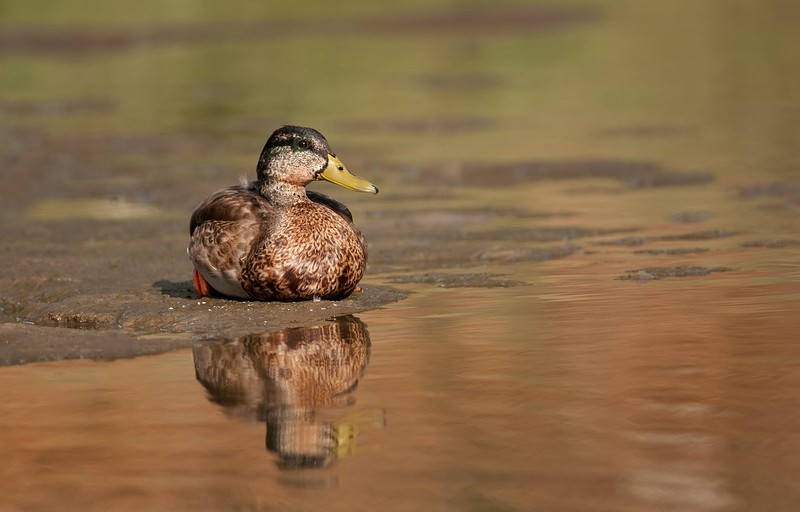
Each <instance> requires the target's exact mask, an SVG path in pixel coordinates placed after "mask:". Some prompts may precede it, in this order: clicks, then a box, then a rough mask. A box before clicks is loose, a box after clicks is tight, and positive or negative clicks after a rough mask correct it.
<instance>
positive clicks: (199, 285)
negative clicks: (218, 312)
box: [192, 269, 213, 297]
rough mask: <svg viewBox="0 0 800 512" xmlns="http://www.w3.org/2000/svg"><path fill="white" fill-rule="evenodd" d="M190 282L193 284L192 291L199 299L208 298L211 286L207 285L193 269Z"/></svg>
mask: <svg viewBox="0 0 800 512" xmlns="http://www.w3.org/2000/svg"><path fill="white" fill-rule="evenodd" d="M192 282H193V283H194V291H195V292H197V295H199V296H200V297H208V296H210V295H211V291H212V290H213V288H211V285H210V284H208V281H206V280H205V278H204V277H203V276H202V275H201V274H200V272H198V271H197V269H194V273H192Z"/></svg>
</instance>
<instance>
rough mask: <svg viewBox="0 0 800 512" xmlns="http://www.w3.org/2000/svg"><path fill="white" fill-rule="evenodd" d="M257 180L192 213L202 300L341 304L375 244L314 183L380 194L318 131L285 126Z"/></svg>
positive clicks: (193, 255)
mask: <svg viewBox="0 0 800 512" xmlns="http://www.w3.org/2000/svg"><path fill="white" fill-rule="evenodd" d="M256 175H257V180H256V181H253V182H250V183H246V184H242V185H238V186H233V187H230V188H226V189H223V190H220V191H219V192H217V193H215V194H213V195H212V196H210V197H209V198H208V199H206V200H205V201H203V202H202V203H200V205H199V206H198V207H197V208H196V209H195V210H194V213H192V219H191V222H190V226H189V233H190V235H191V240H190V242H189V248H188V252H189V258H190V259H191V260H192V263H193V264H194V274H193V279H192V280H193V282H194V287H195V290H196V291H197V294H198V295H200V296H201V297H202V296H207V295H214V294H215V292H216V294H219V295H224V296H229V297H237V298H242V299H256V300H278V301H299V300H309V299H314V300H317V299H328V300H340V299H343V298H345V297H347V296H349V295H350V294H351V293H352V292H353V290H355V289H356V286H357V285H358V282H359V281H360V280H361V277H362V276H363V275H364V269H365V268H366V265H367V244H366V241H365V240H364V236H363V235H362V234H361V232H360V231H359V230H358V229H356V227H355V226H354V225H353V216H352V215H351V213H350V210H348V209H347V207H346V206H345V205H343V204H342V203H340V202H338V201H336V200H334V199H332V198H330V197H328V196H326V195H325V194H320V193H318V192H312V191H306V190H305V187H306V185H308V184H309V183H311V182H312V181H314V180H326V181H330V182H331V183H335V184H337V185H340V186H342V187H344V188H347V189H350V190H356V191H359V192H370V193H373V194H377V193H378V189H377V187H375V185H373V184H372V183H370V182H368V181H366V180H364V179H361V178H359V177H357V176H355V175H353V174H351V173H350V172H349V171H348V170H347V169H346V168H345V166H344V164H342V162H341V161H340V160H339V159H338V158H336V155H335V153H334V152H333V150H331V147H330V145H329V144H328V141H327V140H326V139H325V137H323V135H322V134H321V133H319V132H318V131H317V130H314V129H313V128H305V127H302V126H284V127H282V128H279V129H278V130H276V131H275V132H274V133H273V134H272V135H271V136H270V137H269V139H268V140H267V143H266V145H265V146H264V149H263V151H262V152H261V157H260V158H259V160H258V166H257V167H256Z"/></svg>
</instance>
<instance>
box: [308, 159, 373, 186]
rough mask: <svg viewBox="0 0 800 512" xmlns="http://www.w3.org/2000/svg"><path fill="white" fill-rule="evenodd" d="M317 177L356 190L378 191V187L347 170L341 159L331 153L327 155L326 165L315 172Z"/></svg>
mask: <svg viewBox="0 0 800 512" xmlns="http://www.w3.org/2000/svg"><path fill="white" fill-rule="evenodd" d="M317 178H319V179H322V180H325V181H330V182H331V183H335V184H337V185H339V186H340V187H344V188H346V189H349V190H355V191H357V192H370V193H372V194H377V193H378V187H376V186H375V185H373V184H372V183H370V182H368V181H367V180H365V179H362V178H359V177H358V176H356V175H355V174H353V173H351V172H350V171H348V170H347V168H346V167H345V166H344V164H343V163H342V161H341V160H339V159H338V158H336V157H335V156H333V155H328V165H327V166H326V167H325V168H324V169H323V170H322V172H321V173H319V174H317Z"/></svg>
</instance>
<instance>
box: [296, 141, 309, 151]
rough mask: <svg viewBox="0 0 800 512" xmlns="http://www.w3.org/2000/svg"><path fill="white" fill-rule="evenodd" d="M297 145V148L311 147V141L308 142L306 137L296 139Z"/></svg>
mask: <svg viewBox="0 0 800 512" xmlns="http://www.w3.org/2000/svg"><path fill="white" fill-rule="evenodd" d="M297 147H298V148H299V149H308V148H310V147H311V143H310V142H308V141H307V140H306V139H300V140H298V141H297Z"/></svg>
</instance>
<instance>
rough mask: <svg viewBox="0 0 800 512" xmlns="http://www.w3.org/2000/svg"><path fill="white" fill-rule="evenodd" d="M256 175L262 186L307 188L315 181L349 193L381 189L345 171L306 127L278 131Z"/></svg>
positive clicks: (324, 142) (316, 134)
mask: <svg viewBox="0 0 800 512" xmlns="http://www.w3.org/2000/svg"><path fill="white" fill-rule="evenodd" d="M256 172H257V174H258V181H259V183H260V184H262V185H264V184H275V183H283V184H289V185H299V186H302V187H305V186H306V185H308V184H309V183H311V182H312V181H314V180H326V181H330V182H331V183H335V184H337V185H340V186H342V187H344V188H346V189H350V190H356V191H358V192H371V193H373V194H377V193H378V187H376V186H375V185H373V184H372V183H370V182H368V181H367V180H364V179H362V178H359V177H358V176H356V175H354V174H352V173H350V171H348V170H347V168H345V166H344V164H343V163H342V162H341V160H339V159H338V158H336V154H335V153H334V152H333V150H332V149H331V146H330V144H328V141H327V140H326V139H325V137H323V135H322V134H321V133H319V132H318V131H317V130H315V129H313V128H306V127H303V126H284V127H282V128H278V129H277V130H275V131H274V132H273V133H272V135H271V136H270V137H269V139H268V140H267V143H266V145H265V146H264V149H263V150H262V151H261V158H259V159H258V167H257V169H256Z"/></svg>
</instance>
